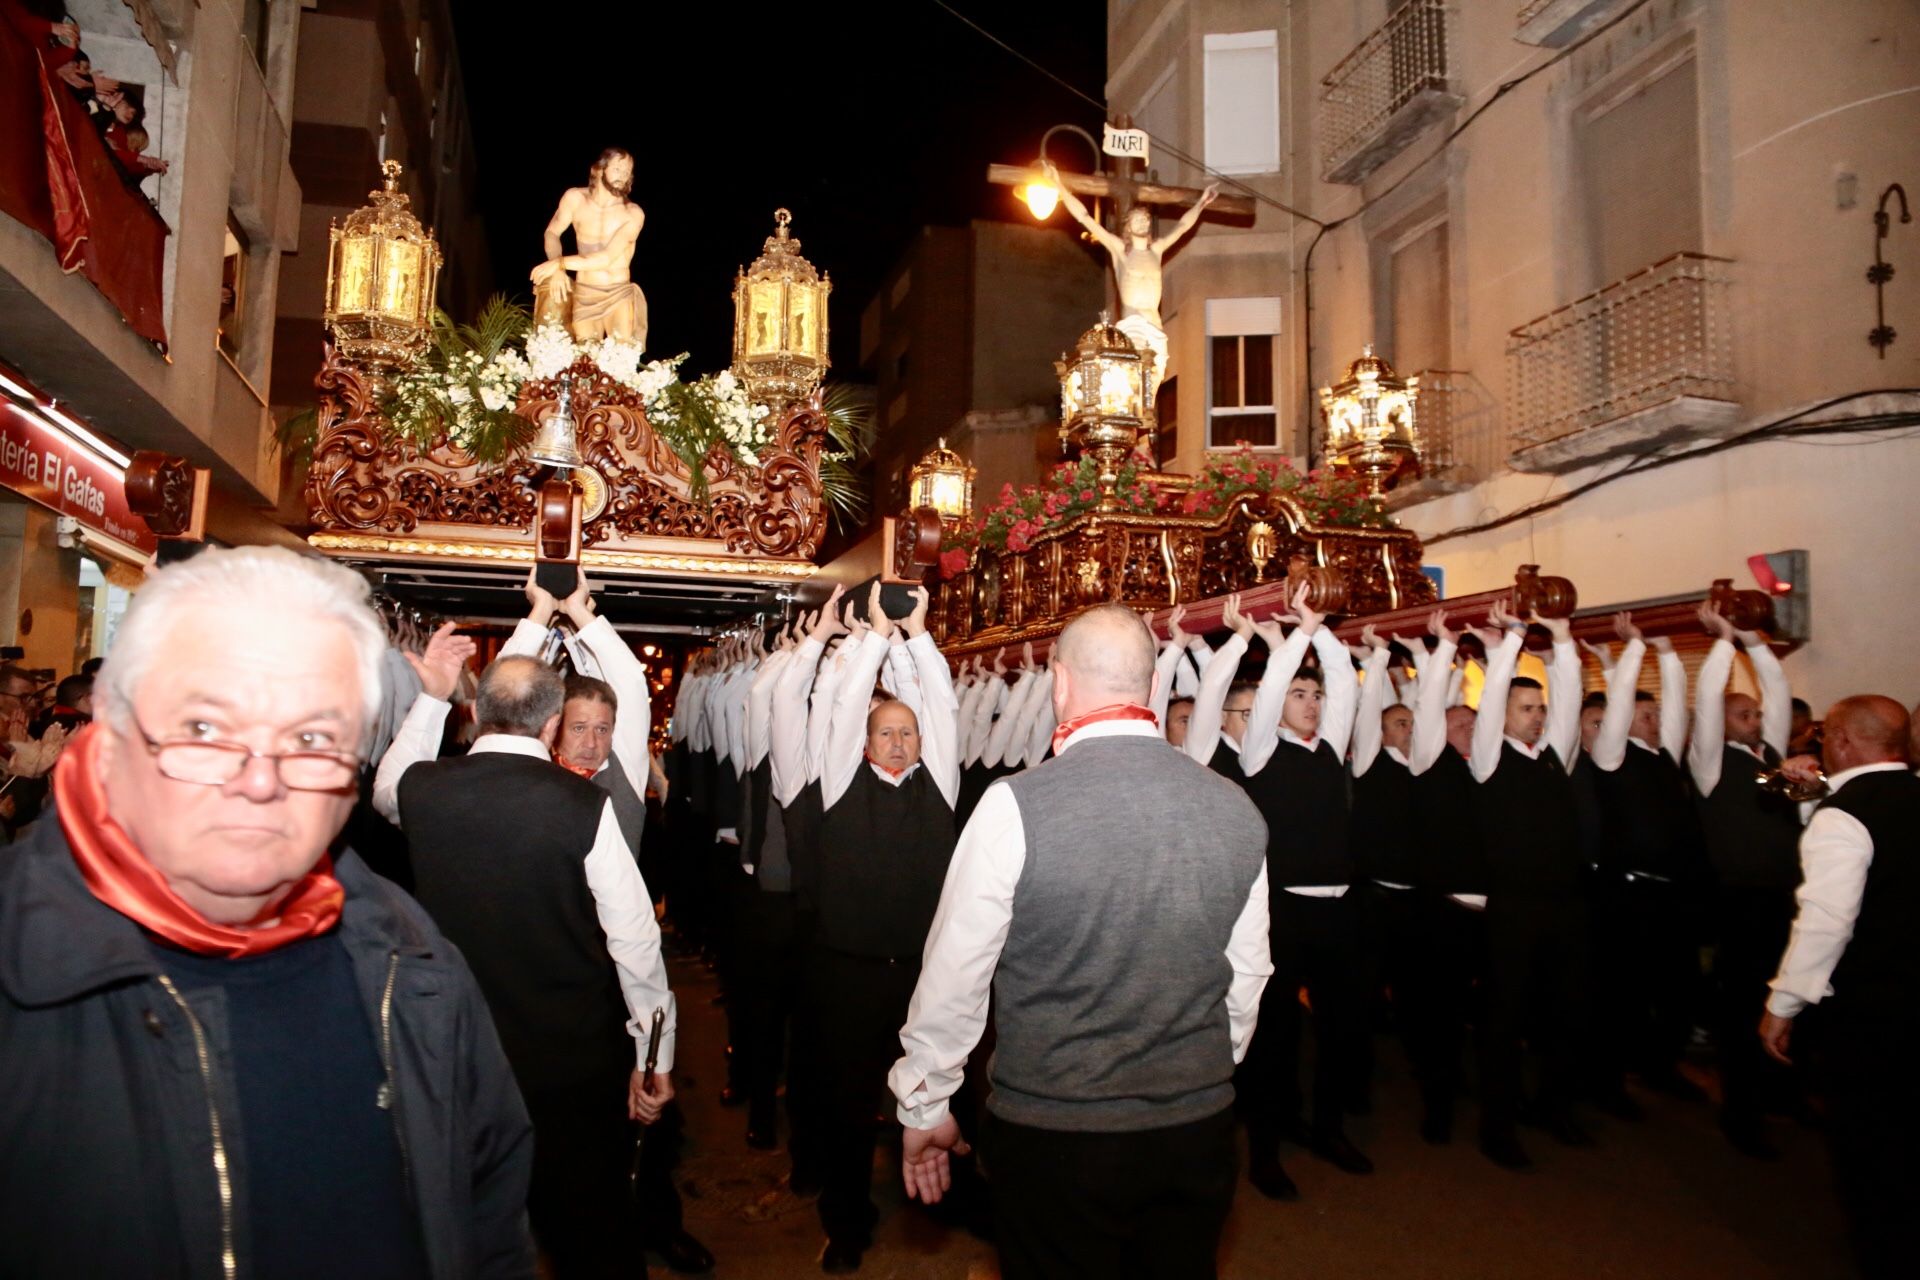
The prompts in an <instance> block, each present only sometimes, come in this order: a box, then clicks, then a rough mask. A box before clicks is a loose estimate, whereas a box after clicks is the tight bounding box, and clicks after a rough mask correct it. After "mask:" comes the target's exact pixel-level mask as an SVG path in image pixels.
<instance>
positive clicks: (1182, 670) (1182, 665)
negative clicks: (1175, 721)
mask: <svg viewBox="0 0 1920 1280" xmlns="http://www.w3.org/2000/svg"><path fill="white" fill-rule="evenodd" d="M1199 690H1200V671H1199V668H1197V667H1195V666H1194V665H1193V656H1192V655H1191V654H1185V653H1183V654H1181V655H1180V661H1179V662H1177V663H1175V664H1174V668H1173V691H1174V692H1175V693H1177V694H1179V695H1180V696H1181V697H1183V698H1191V697H1192V696H1193V695H1194V694H1195V693H1197V692H1199Z"/></svg>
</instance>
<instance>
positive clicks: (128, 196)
mask: <svg viewBox="0 0 1920 1280" xmlns="http://www.w3.org/2000/svg"><path fill="white" fill-rule="evenodd" d="M0 19H4V20H0V212H4V213H6V214H7V215H8V216H10V217H12V218H14V219H15V220H17V221H19V222H21V223H23V224H25V225H26V226H28V227H31V228H33V229H34V230H35V231H37V232H39V233H40V234H41V235H43V236H45V237H46V238H47V239H48V240H49V241H51V242H52V243H53V247H54V252H55V255H56V256H57V257H58V259H59V261H60V266H61V269H62V270H65V271H79V272H81V273H83V274H85V276H86V277H87V279H89V280H91V281H92V282H93V284H94V287H95V288H97V289H99V290H100V292H101V293H102V294H104V295H106V298H107V300H108V301H109V302H112V303H113V304H114V306H116V307H118V308H119V310H120V314H121V315H123V316H125V317H126V320H127V323H128V325H130V326H131V327H132V329H133V331H134V332H135V333H137V334H139V335H140V336H141V337H143V338H145V339H147V340H148V341H149V342H152V343H155V344H156V345H158V346H160V347H162V348H164V347H165V346H166V345H167V331H166V321H165V317H164V314H163V311H162V306H161V277H162V272H163V271H164V268H165V263H166V248H167V236H168V234H169V231H168V228H167V224H166V222H165V221H164V220H163V219H162V218H161V217H160V214H159V212H158V211H157V210H155V209H154V207H153V206H152V205H151V204H149V203H148V202H147V199H146V197H145V196H143V195H141V194H140V192H139V191H137V190H135V189H133V188H130V187H129V186H128V185H127V183H126V181H125V180H124V179H123V178H122V177H121V174H120V170H119V168H118V167H117V166H116V165H115V164H114V162H113V159H112V157H110V156H109V155H108V154H107V145H106V143H105V142H104V141H102V140H101V137H100V135H99V132H98V131H97V130H95V129H94V127H93V124H92V122H91V121H90V120H88V118H87V112H86V109H85V108H84V107H83V106H81V104H80V103H79V102H78V101H77V100H76V99H75V98H74V96H73V95H72V94H71V93H68V92H67V91H66V89H65V86H64V85H63V84H62V83H61V82H60V81H59V80H58V79H56V78H55V77H54V75H53V74H52V72H51V70H50V69H49V66H48V57H49V55H50V54H52V53H53V51H51V50H43V49H42V48H41V45H42V44H43V43H44V40H43V39H37V38H36V37H35V36H34V34H33V32H32V30H31V27H30V25H29V24H32V23H33V22H34V21H35V20H34V19H33V18H32V17H31V16H29V15H27V14H25V13H24V12H23V11H22V10H20V9H19V8H18V7H17V6H15V5H13V4H8V3H0ZM40 25H44V23H42V24H40Z"/></svg>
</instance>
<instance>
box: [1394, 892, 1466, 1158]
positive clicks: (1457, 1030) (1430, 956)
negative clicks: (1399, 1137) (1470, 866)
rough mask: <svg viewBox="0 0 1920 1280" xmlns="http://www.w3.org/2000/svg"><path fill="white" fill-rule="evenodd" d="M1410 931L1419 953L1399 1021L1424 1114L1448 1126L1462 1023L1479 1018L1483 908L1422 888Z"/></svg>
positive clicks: (1462, 1049) (1458, 1066) (1459, 1059)
mask: <svg viewBox="0 0 1920 1280" xmlns="http://www.w3.org/2000/svg"><path fill="white" fill-rule="evenodd" d="M1415 936H1416V937H1417V938H1418V940H1419V942H1418V949H1417V951H1418V954H1417V957H1416V960H1415V962H1414V963H1413V964H1412V967H1411V968H1410V970H1409V971H1408V973H1407V975H1406V978H1405V982H1406V983H1407V1000H1406V1004H1405V1006H1404V1008H1403V1010H1402V1013H1401V1017H1402V1019H1403V1022H1402V1026H1403V1027H1404V1028H1405V1032H1406V1037H1407V1053H1408V1056H1409V1057H1410V1058H1411V1059H1412V1061H1413V1073H1414V1076H1415V1078H1417V1079H1418V1080H1419V1081H1420V1097H1421V1102H1422V1105H1423V1108H1424V1110H1425V1114H1426V1119H1428V1120H1429V1121H1432V1122H1434V1123H1435V1124H1438V1125H1440V1126H1442V1127H1447V1126H1451V1125H1452V1123H1453V1108H1454V1102H1455V1100H1456V1099H1458V1097H1459V1096H1460V1078H1461V1067H1462V1065H1463V1058H1464V1055H1465V1053H1466V1045H1467V1028H1468V1027H1469V1026H1477V1025H1479V1023H1480V1022H1481V1020H1482V1015H1481V1013H1480V1010H1479V1000H1478V992H1479V984H1480V982H1481V980H1482V975H1483V974H1484V973H1485V972H1486V962H1487V929H1486V919H1485V913H1484V912H1481V911H1476V910H1474V909H1473V908H1472V907H1467V906H1462V905H1461V904H1460V903H1458V902H1455V901H1454V900H1453V899H1451V898H1449V897H1447V896H1446V895H1445V894H1440V893H1425V892H1423V893H1421V895H1420V898H1419V900H1418V902H1417V903H1416V904H1415ZM1395 994H1396V995H1398V988H1396V991H1395Z"/></svg>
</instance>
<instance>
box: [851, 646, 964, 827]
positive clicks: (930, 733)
mask: <svg viewBox="0 0 1920 1280" xmlns="http://www.w3.org/2000/svg"><path fill="white" fill-rule="evenodd" d="M904 649H905V652H906V653H907V655H908V656H909V657H910V658H911V659H912V660H913V662H914V664H915V668H916V672H915V675H916V679H917V680H918V682H919V687H920V695H921V698H922V699H923V703H924V705H923V707H922V709H921V710H920V711H919V712H916V713H915V718H916V719H917V720H918V721H919V726H920V759H919V761H918V762H917V763H916V764H914V765H912V766H910V767H908V768H907V769H905V770H903V771H902V772H901V773H900V774H899V776H897V777H896V776H895V775H893V774H891V773H889V772H888V771H887V770H885V769H882V768H881V767H880V766H879V765H877V764H872V763H868V762H866V753H867V703H868V701H869V700H870V699H871V698H872V696H873V684H874V679H875V677H876V676H877V675H878V674H879V671H880V664H881V663H882V662H883V661H885V660H886V657H887V653H888V650H889V646H888V643H887V641H886V640H884V639H883V638H881V637H880V636H879V635H878V634H876V633H875V632H872V631H869V632H867V633H865V634H864V635H862V636H861V637H860V639H859V641H858V642H857V643H855V644H854V646H853V653H852V654H851V655H850V657H849V658H848V661H847V670H846V673H845V675H843V676H842V677H841V679H840V689H839V693H838V695H837V696H836V697H835V699H834V704H833V720H832V725H831V728H830V731H829V738H828V743H827V758H826V767H825V770H824V772H823V773H822V774H821V776H820V807H821V808H822V809H823V810H825V809H831V808H832V807H833V806H834V805H835V804H836V803H838V801H839V800H840V797H842V796H844V795H846V794H847V788H848V787H850V786H852V785H853V779H854V775H855V774H856V773H858V772H859V770H860V769H861V767H862V765H863V763H865V767H867V768H870V769H872V770H873V774H874V776H875V777H877V778H879V779H880V780H881V781H882V782H885V783H887V784H888V785H889V786H895V787H897V786H899V785H900V784H901V783H903V782H905V781H906V780H907V779H908V778H910V777H912V776H913V773H914V770H915V769H919V768H921V767H922V766H924V767H925V768H926V770H927V771H928V773H929V774H931V775H932V777H933V781H934V785H935V786H937V787H939V788H940V794H941V795H942V796H944V797H945V798H946V801H947V803H948V804H949V805H952V804H954V803H956V801H957V799H958V797H959V794H960V750H959V748H960V726H959V716H960V700H959V699H958V698H957V697H955V696H954V692H953V674H952V672H951V671H949V670H948V669H947V660H946V658H944V657H942V656H941V653H940V649H939V647H938V646H937V645H935V644H934V642H933V636H932V635H930V634H928V633H926V632H922V633H921V634H919V635H917V636H915V637H913V639H911V640H909V641H907V643H906V645H905V646H904Z"/></svg>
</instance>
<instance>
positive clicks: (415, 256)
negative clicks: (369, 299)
mask: <svg viewBox="0 0 1920 1280" xmlns="http://www.w3.org/2000/svg"><path fill="white" fill-rule="evenodd" d="M377 309H378V310H379V312H380V314H381V315H383V316H385V317H387V318H388V319H391V320H399V321H405V322H412V321H414V320H417V319H418V318H419V315H420V246H419V245H417V244H412V243H409V242H408V241H405V240H389V241H387V242H386V243H385V244H384V245H382V246H381V251H380V305H379V307H378V308H377Z"/></svg>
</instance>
